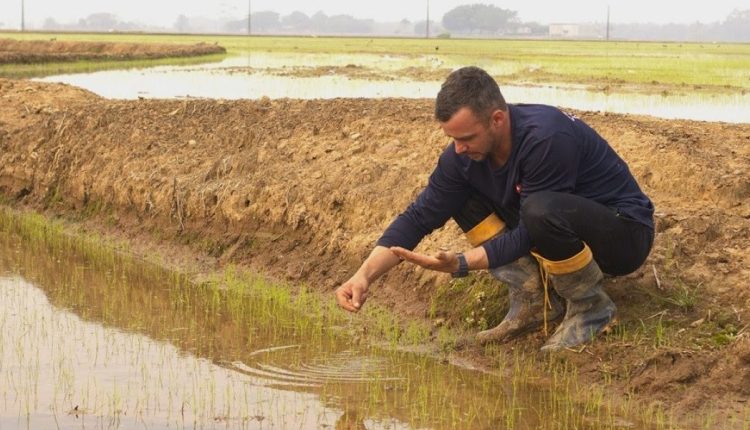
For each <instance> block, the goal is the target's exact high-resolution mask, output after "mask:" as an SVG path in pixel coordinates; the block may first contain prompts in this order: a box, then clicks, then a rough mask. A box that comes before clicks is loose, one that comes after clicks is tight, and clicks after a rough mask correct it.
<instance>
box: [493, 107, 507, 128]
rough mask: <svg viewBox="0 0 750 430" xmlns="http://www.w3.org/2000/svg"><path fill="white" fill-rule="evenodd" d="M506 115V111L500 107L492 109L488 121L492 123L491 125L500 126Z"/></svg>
mask: <svg viewBox="0 0 750 430" xmlns="http://www.w3.org/2000/svg"><path fill="white" fill-rule="evenodd" d="M507 117H508V112H506V111H504V110H502V109H495V110H494V111H492V115H491V116H490V122H491V123H492V126H493V127H495V128H501V127H502V125H503V123H504V122H505V120H506V118H507Z"/></svg>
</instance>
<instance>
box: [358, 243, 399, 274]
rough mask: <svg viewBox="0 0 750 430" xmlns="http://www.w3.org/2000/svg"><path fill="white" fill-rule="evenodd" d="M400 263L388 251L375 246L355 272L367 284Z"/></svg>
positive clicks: (382, 247)
mask: <svg viewBox="0 0 750 430" xmlns="http://www.w3.org/2000/svg"><path fill="white" fill-rule="evenodd" d="M400 262H401V259H400V258H398V257H397V256H396V255H395V254H394V253H393V252H391V250H390V249H388V248H386V247H384V246H376V247H375V249H373V250H372V252H371V253H370V255H369V256H368V257H367V259H366V260H365V261H364V262H363V263H362V266H360V267H359V270H357V275H360V276H364V278H365V279H367V282H368V283H372V282H374V281H375V280H376V279H378V278H379V277H381V276H382V275H383V274H384V273H386V272H387V271H389V270H391V269H392V268H394V267H395V266H397V265H398V263H400Z"/></svg>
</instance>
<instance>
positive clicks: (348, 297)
mask: <svg viewBox="0 0 750 430" xmlns="http://www.w3.org/2000/svg"><path fill="white" fill-rule="evenodd" d="M336 302H337V303H338V304H339V306H341V307H342V308H344V309H346V310H347V311H349V312H357V311H358V310H359V309H357V308H355V307H354V305H353V304H352V293H351V291H349V290H347V289H345V288H339V289H338V290H337V291H336Z"/></svg>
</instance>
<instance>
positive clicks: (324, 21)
mask: <svg viewBox="0 0 750 430" xmlns="http://www.w3.org/2000/svg"><path fill="white" fill-rule="evenodd" d="M310 24H312V28H313V30H315V31H316V32H318V33H324V32H326V27H327V26H328V15H326V14H325V13H323V11H317V12H315V14H314V15H313V16H311V17H310Z"/></svg>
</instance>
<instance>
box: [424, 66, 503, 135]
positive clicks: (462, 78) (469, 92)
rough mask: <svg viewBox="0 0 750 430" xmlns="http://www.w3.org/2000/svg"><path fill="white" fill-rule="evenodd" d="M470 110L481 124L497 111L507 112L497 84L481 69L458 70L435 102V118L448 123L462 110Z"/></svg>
mask: <svg viewBox="0 0 750 430" xmlns="http://www.w3.org/2000/svg"><path fill="white" fill-rule="evenodd" d="M463 107H468V108H469V109H471V111H472V113H474V115H475V116H476V117H477V118H478V119H479V120H481V121H487V120H489V118H490V116H491V115H492V112H494V111H495V110H497V109H500V110H507V109H508V107H507V105H506V104H505V98H503V95H502V93H501V92H500V87H498V85H497V82H495V80H494V79H492V76H490V75H489V74H487V72H485V71H484V70H482V69H480V68H479V67H474V66H469V67H462V68H460V69H458V70H454V71H453V72H452V73H451V74H450V75H448V78H447V79H446V80H445V82H443V85H442V86H441V87H440V92H439V93H438V95H437V99H436V101H435V118H436V119H437V120H438V121H440V122H447V121H448V120H450V119H451V117H452V116H453V115H455V113H456V112H458V111H459V110H460V109H461V108H463Z"/></svg>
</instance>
